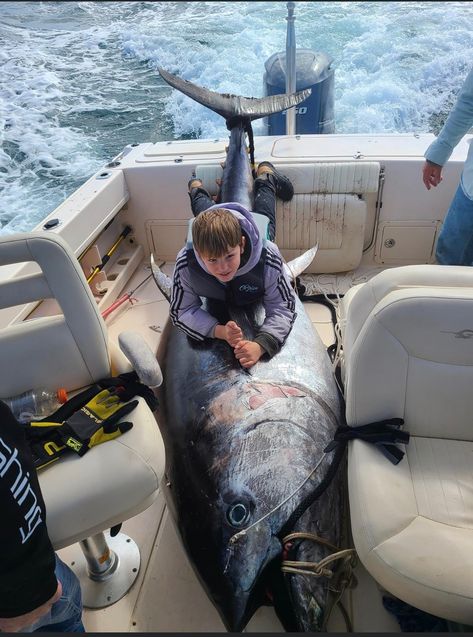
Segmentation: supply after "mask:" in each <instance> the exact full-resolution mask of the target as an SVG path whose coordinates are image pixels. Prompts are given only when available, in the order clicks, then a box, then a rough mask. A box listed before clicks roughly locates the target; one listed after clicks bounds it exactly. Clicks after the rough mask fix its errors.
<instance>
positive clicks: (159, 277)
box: [150, 253, 172, 303]
mask: <svg viewBox="0 0 473 637" xmlns="http://www.w3.org/2000/svg"><path fill="white" fill-rule="evenodd" d="M150 261H151V272H152V273H153V279H154V281H155V283H156V285H157V286H158V288H159V289H160V290H161V292H162V293H163V296H164V298H165V299H166V300H167V301H169V303H170V302H171V289H172V281H171V279H170V278H169V277H168V276H167V274H164V272H163V271H162V270H161V268H160V267H159V266H158V265H156V263H155V261H154V257H153V253H151V259H150Z"/></svg>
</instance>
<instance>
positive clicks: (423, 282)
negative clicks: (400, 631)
mask: <svg viewBox="0 0 473 637" xmlns="http://www.w3.org/2000/svg"><path fill="white" fill-rule="evenodd" d="M396 271H397V272H396ZM416 273H418V274H419V278H418V281H419V286H416V279H415V276H414V275H415V274H416ZM455 282H457V283H458V284H457V285H454V283H455ZM468 283H469V285H468ZM442 284H443V286H442ZM472 317H473V270H472V269H471V268H466V267H460V266H458V267H457V266H455V267H453V266H452V267H449V266H431V265H425V266H412V267H410V266H408V267H403V268H396V269H392V270H389V271H386V272H383V273H382V274H380V275H377V276H376V277H374V278H373V279H372V280H371V281H369V282H368V283H366V284H363V285H362V286H361V287H359V289H358V291H356V293H354V294H353V297H352V299H351V302H350V303H348V304H347V307H346V328H345V336H346V338H351V339H352V341H351V344H350V347H349V348H348V350H347V351H346V352H345V399H346V419H347V424H348V425H350V426H359V425H363V424H367V423H371V422H376V421H379V420H385V419H388V418H402V419H404V423H405V424H404V429H405V430H406V431H409V432H410V434H411V439H410V442H409V444H408V445H407V446H406V448H405V450H406V454H405V456H404V458H403V459H402V460H401V461H400V463H399V464H398V465H393V464H391V463H390V462H389V461H388V460H387V459H386V457H385V456H384V455H383V454H382V453H381V452H380V451H379V450H378V449H377V448H376V447H375V446H372V445H370V444H368V443H366V442H363V441H360V440H354V441H352V442H350V443H349V453H348V488H349V500H350V513H351V525H352V535H353V540H354V544H355V548H356V550H357V552H358V555H359V557H360V560H361V562H362V563H363V564H364V566H365V568H366V569H367V570H368V572H369V573H370V574H371V575H372V576H373V577H374V578H375V579H376V580H377V581H378V582H379V584H381V585H382V586H383V587H384V588H385V589H386V590H388V591H389V592H390V593H392V594H393V595H395V596H396V597H398V598H400V599H402V600H403V601H405V602H406V603H408V604H410V605H412V606H414V607H416V608H420V609H421V610H424V611H426V612H428V613H431V614H433V615H436V616H440V617H444V618H446V619H448V620H451V621H455V622H459V623H462V624H468V625H471V624H473V472H472V471H471V457H472V452H473V426H472V416H471V414H472V413H473V392H472V387H473V338H472V336H473V319H472ZM352 325H353V328H352V327H351V326H352Z"/></svg>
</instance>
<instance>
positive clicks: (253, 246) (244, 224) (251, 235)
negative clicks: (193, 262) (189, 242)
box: [194, 202, 263, 277]
mask: <svg viewBox="0 0 473 637" xmlns="http://www.w3.org/2000/svg"><path fill="white" fill-rule="evenodd" d="M217 208H223V209H224V210H229V211H230V212H231V213H232V214H234V215H235V217H236V218H237V219H238V221H239V222H240V224H241V228H242V230H244V232H245V234H246V237H247V241H249V242H250V246H249V247H250V256H249V257H248V261H247V262H246V263H245V265H243V266H241V267H240V268H239V269H238V270H237V273H236V275H235V277H238V276H241V275H242V274H246V273H247V272H249V271H250V270H251V269H252V268H254V267H255V265H256V264H257V263H258V261H259V258H260V256H261V249H262V247H263V241H262V239H261V237H260V234H259V230H258V227H257V225H256V223H255V221H254V220H253V216H252V214H251V212H248V210H246V208H244V207H243V206H241V205H240V204H239V203H235V202H231V203H225V204H223V205H222V204H216V205H215V206H211V207H210V208H209V210H215V209H217ZM194 254H195V257H196V259H197V262H198V264H199V265H200V267H201V268H202V269H203V270H205V272H207V273H208V274H210V272H209V271H208V270H207V268H206V267H205V263H204V262H203V261H202V259H201V258H200V256H199V254H198V252H197V251H196V250H195V248H194ZM212 276H213V275H212Z"/></svg>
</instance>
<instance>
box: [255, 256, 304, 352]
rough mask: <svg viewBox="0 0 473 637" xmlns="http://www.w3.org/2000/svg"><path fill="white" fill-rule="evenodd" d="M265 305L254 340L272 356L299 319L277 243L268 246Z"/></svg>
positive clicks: (292, 291)
mask: <svg viewBox="0 0 473 637" xmlns="http://www.w3.org/2000/svg"><path fill="white" fill-rule="evenodd" d="M263 305H264V309H265V313H266V318H265V320H264V323H263V325H262V326H261V328H260V331H259V332H258V334H257V335H256V336H255V338H254V339H253V340H254V341H255V342H256V343H258V344H259V345H261V347H262V348H263V349H264V350H265V352H266V353H267V354H268V355H269V356H270V357H272V356H274V355H275V354H277V353H278V352H279V350H280V349H281V347H282V346H283V345H284V343H285V341H286V338H287V337H288V335H289V332H290V331H291V329H292V325H293V323H294V320H295V318H296V311H295V295H294V290H293V289H292V287H291V284H290V282H289V278H288V276H287V275H286V273H285V272H284V269H283V261H282V257H281V254H280V252H279V250H278V249H277V247H276V246H269V245H268V246H267V253H266V267H265V292H264V298H263Z"/></svg>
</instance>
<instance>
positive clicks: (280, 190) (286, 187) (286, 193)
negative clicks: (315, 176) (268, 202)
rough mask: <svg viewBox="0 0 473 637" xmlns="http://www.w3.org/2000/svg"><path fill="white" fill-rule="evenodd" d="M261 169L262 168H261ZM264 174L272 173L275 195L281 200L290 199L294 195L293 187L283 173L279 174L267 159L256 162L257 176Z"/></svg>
mask: <svg viewBox="0 0 473 637" xmlns="http://www.w3.org/2000/svg"><path fill="white" fill-rule="evenodd" d="M261 169H263V170H261ZM264 174H269V175H274V177H275V182H276V184H275V187H276V197H279V198H280V199H282V200H283V201H290V200H291V199H292V197H293V196H294V187H293V185H292V184H291V182H290V181H289V179H288V178H287V177H286V176H285V175H281V173H280V172H278V171H277V170H276V168H275V167H274V166H273V164H272V163H271V162H269V161H262V162H260V163H259V164H258V170H257V171H256V176H257V177H262V176H263V175H264Z"/></svg>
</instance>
